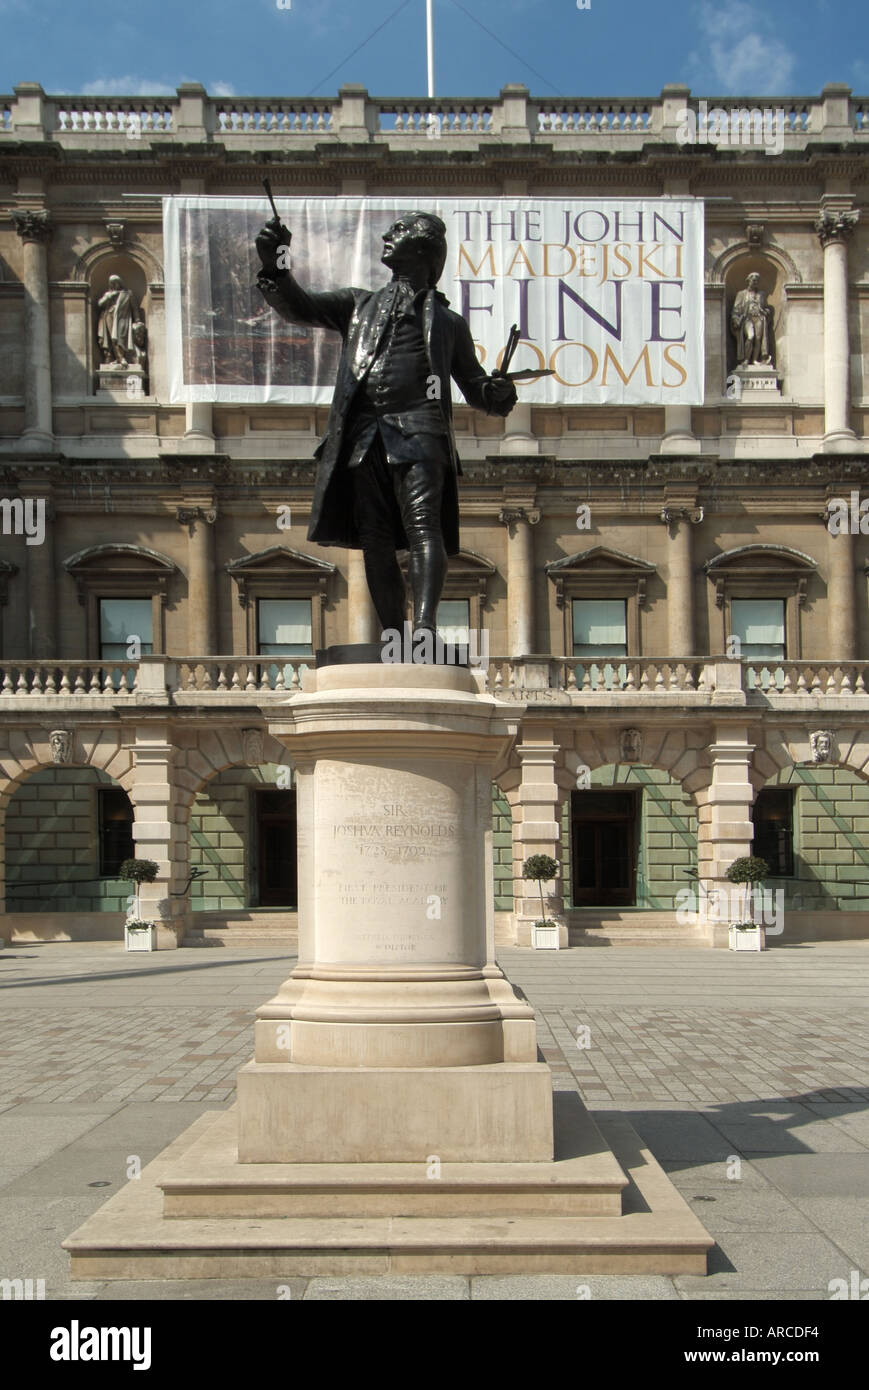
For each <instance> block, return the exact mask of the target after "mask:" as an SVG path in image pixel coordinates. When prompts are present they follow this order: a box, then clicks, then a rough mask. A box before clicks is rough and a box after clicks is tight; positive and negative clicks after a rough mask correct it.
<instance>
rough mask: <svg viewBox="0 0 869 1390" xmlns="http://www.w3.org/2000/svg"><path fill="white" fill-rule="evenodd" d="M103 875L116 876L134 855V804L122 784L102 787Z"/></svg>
mask: <svg viewBox="0 0 869 1390" xmlns="http://www.w3.org/2000/svg"><path fill="white" fill-rule="evenodd" d="M99 836H100V877H101V878H117V876H118V870H119V869H120V867H121V865H122V864H123V862H124V860H125V859H132V858H133V808H132V806H131V805H130V798H129V797H128V796H127V793H126V792H125V791H124V790H123V788H122V787H100V789H99Z"/></svg>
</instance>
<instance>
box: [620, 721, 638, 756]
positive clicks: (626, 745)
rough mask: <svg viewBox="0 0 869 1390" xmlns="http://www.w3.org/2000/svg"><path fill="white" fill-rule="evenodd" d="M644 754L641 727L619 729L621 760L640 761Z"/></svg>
mask: <svg viewBox="0 0 869 1390" xmlns="http://www.w3.org/2000/svg"><path fill="white" fill-rule="evenodd" d="M642 756H643V733H642V730H641V729H620V730H619V761H620V762H623V763H638V762H639V761H640V759H641V758H642Z"/></svg>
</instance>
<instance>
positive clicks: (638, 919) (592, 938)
mask: <svg viewBox="0 0 869 1390" xmlns="http://www.w3.org/2000/svg"><path fill="white" fill-rule="evenodd" d="M568 933H569V941H570V944H571V946H666V945H670V946H701V947H708V946H710V945H711V942H710V940H709V938H708V933H707V931H706V929H705V928H703V927H697V926H694V925H693V924H692V925H684V926H683V925H682V923H680V922H677V921H676V914H675V913H674V912H639V913H638V912H619V911H618V909H615V910H610V911H600V912H583V914H582V917H581V918H580V917H578V916H572V917H571V918H570V919H569V920H568Z"/></svg>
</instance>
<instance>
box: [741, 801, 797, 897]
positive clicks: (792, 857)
mask: <svg viewBox="0 0 869 1390" xmlns="http://www.w3.org/2000/svg"><path fill="white" fill-rule="evenodd" d="M797 792H798V788H796V787H761V789H760V791H759V792H758V793H757V796H756V797H755V799H754V805H753V806H752V808H751V820H752V825H753V826H754V827H755V829H754V840H753V844H752V853H753V854H756V855H758V856H759V857H760V858H761V859H766V862H767V863H768V864H770V873H769V877H770V878H795V877H796V872H797V870H796V863H797V844H796V838H797V824H798V821H797V812H798V806H797ZM774 797H775V798H778V799H779V801H780V802H781V803H784V802H786V801H787V802H789V803H790V844H789V846H788V847H787V849H786V851H785V855H784V858H785V863H786V867H785V869H783V870H781V871H779V869H778V868H777V867H776V866H774V865H773V864H771V863H770V860H769V858H768V857H767V855H765V854H764V853H763V850H764V848H765V845H764V843H763V840H760V841H758V836H757V824H758V821H757V811H758V807H761V808H762V806H763V802H764V801H766V803H767V804H768V805H769V804H771V803H772V800H773V798H774Z"/></svg>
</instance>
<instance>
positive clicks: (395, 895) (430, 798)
mask: <svg viewBox="0 0 869 1390" xmlns="http://www.w3.org/2000/svg"><path fill="white" fill-rule="evenodd" d="M438 773H439V775H438V777H437V778H432V777H428V776H426V775H424V774H417V773H409V772H407V771H405V770H404V769H401V770H399V769H394V770H392V771H388V772H384V770H383V769H363V768H359V767H355V768H351V767H347V766H344V767H342V768H341V769H340V772H339V769H338V768H337V767H335V768H334V773H333V770H332V769H327V768H325V767H324V766H323V764H322V763H321V764H320V767H319V769H318V787H317V798H316V800H317V812H318V814H317V821H318V834H317V840H318V851H317V858H318V872H317V881H318V891H317V895H316V896H317V910H316V916H317V933H318V937H319V940H320V942H321V943H322V944H324V943H325V941H326V940H327V939H328V940H329V941H330V942H332V943H333V949H332V950H331V951H330V958H331V959H333V960H355V961H363V960H366V959H368V958H371V959H373V960H374V959H380V960H393V961H395V960H402V959H404V960H408V961H416V962H420V963H422V962H425V961H426V960H456V961H458V960H461V959H462V949H461V940H462V935H463V933H462V921H463V914H464V909H465V907H466V903H465V902H464V901H463V894H462V891H461V884H462V881H463V879H464V878H466V877H467V874H466V872H464V869H463V866H464V865H465V859H466V856H467V854H468V851H469V849H470V844H469V843H468V842H469V841H470V842H471V843H473V838H474V837H473V834H472V833H469V832H471V829H472V826H473V822H474V815H473V805H474V803H473V796H472V786H471V785H470V784H467V785H463V784H464V783H465V778H463V777H462V776H461V775H458V776H456V774H455V772H454V770H452V769H450V770H449V771H446V770H445V769H444V767H443V765H441V766H440V767H439V769H438ZM454 780H455V782H456V785H451V784H452V783H453V781H454ZM470 896H471V897H473V894H471V895H470ZM464 898H465V899H467V898H468V894H467V893H465V894H464Z"/></svg>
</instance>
